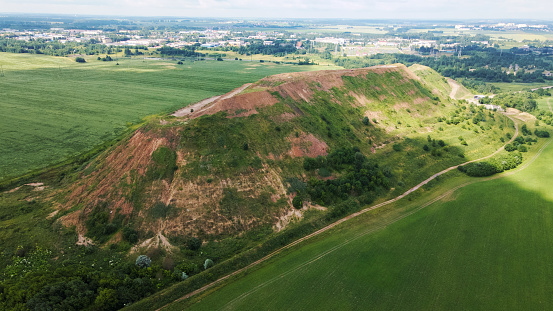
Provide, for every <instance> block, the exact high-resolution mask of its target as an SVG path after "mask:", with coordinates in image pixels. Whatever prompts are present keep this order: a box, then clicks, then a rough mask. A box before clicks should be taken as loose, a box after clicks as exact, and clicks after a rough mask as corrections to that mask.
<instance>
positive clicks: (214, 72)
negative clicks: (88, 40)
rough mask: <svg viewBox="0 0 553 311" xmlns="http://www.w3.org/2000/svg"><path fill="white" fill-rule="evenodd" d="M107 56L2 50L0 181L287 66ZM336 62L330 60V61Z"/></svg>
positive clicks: (299, 68) (286, 69) (296, 68)
mask: <svg viewBox="0 0 553 311" xmlns="http://www.w3.org/2000/svg"><path fill="white" fill-rule="evenodd" d="M118 62H119V64H120V65H119V66H116V62H115V61H114V62H100V61H97V60H94V59H88V63H85V64H78V63H75V62H74V61H73V60H72V59H68V58H61V57H49V56H40V55H25V54H9V53H0V65H2V67H3V70H4V77H0V90H1V96H2V101H1V102H0V115H2V116H4V117H5V119H4V120H3V122H2V123H0V132H1V133H2V137H1V138H0V180H2V179H4V178H6V177H8V176H14V175H19V174H22V173H24V172H27V171H29V170H32V169H36V168H40V167H44V166H46V165H49V164H52V163H55V162H59V161H61V160H63V159H64V158H66V157H69V156H73V155H76V154H78V153H80V152H83V151H85V150H87V149H90V148H92V147H93V146H95V145H97V144H99V143H101V142H103V141H105V140H107V139H109V138H113V137H114V136H115V134H116V133H118V132H120V131H121V130H123V129H124V128H125V127H126V123H127V122H139V121H140V120H141V119H142V118H143V117H145V116H147V115H151V114H159V113H165V112H169V111H173V110H176V109H178V108H180V107H183V106H186V105H187V104H189V103H192V102H196V101H199V100H201V99H204V98H207V97H211V96H214V95H218V94H222V93H226V92H228V91H230V90H232V89H234V88H236V87H238V86H240V85H242V84H244V83H247V82H253V81H256V80H258V79H260V78H263V77H265V76H268V75H273V74H277V73H282V72H290V71H304V70H317V69H320V68H321V67H319V66H292V65H275V64H267V63H266V64H260V63H250V62H235V61H232V62H215V61H206V62H195V63H192V62H189V61H187V62H185V64H184V65H181V66H178V65H176V64H175V62H170V61H154V60H147V61H143V60H142V59H133V60H128V59H120V60H119V61H118ZM324 69H328V67H324Z"/></svg>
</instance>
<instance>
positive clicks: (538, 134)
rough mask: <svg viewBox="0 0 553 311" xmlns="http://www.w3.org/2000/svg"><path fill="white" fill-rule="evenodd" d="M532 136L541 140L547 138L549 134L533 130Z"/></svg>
mask: <svg viewBox="0 0 553 311" xmlns="http://www.w3.org/2000/svg"><path fill="white" fill-rule="evenodd" d="M534 135H536V136H538V137H541V138H548V137H549V132H548V131H540V130H535V131H534Z"/></svg>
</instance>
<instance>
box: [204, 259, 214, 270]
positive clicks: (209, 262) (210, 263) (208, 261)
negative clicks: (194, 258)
mask: <svg viewBox="0 0 553 311" xmlns="http://www.w3.org/2000/svg"><path fill="white" fill-rule="evenodd" d="M213 265H214V263H213V260H211V259H209V258H208V259H206V260H205V262H204V269H206V270H207V269H208V268H210V267H213Z"/></svg>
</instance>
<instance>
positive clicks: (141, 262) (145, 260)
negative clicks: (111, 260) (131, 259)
mask: <svg viewBox="0 0 553 311" xmlns="http://www.w3.org/2000/svg"><path fill="white" fill-rule="evenodd" d="M151 263H152V260H151V259H150V258H149V257H148V256H146V255H140V256H138V258H136V262H135V264H136V265H137V266H139V267H140V268H148V267H149V266H150V264H151Z"/></svg>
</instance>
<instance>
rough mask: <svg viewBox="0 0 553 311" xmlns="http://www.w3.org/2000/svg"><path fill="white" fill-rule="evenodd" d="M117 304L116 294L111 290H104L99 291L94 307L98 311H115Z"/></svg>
mask: <svg viewBox="0 0 553 311" xmlns="http://www.w3.org/2000/svg"><path fill="white" fill-rule="evenodd" d="M117 304H118V300H117V292H116V291H115V290H114V289H111V288H104V289H102V290H100V292H99V293H98V296H97V297H96V300H94V305H95V306H96V308H97V309H98V310H116V309H118V308H117Z"/></svg>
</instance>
